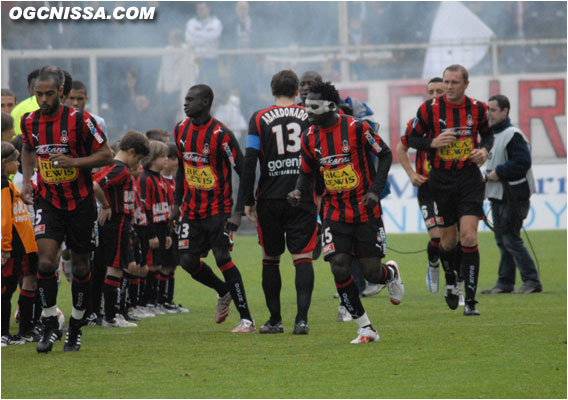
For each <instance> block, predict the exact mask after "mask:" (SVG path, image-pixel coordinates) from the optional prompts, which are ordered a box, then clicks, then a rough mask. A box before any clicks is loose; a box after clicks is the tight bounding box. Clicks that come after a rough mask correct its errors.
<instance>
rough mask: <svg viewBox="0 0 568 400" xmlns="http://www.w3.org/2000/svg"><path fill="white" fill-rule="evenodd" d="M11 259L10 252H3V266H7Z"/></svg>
mask: <svg viewBox="0 0 568 400" xmlns="http://www.w3.org/2000/svg"><path fill="white" fill-rule="evenodd" d="M9 259H10V252H9V251H3V252H2V266H4V265H6V263H7V262H8V260H9Z"/></svg>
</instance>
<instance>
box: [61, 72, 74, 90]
mask: <svg viewBox="0 0 568 400" xmlns="http://www.w3.org/2000/svg"><path fill="white" fill-rule="evenodd" d="M63 75H65V82H63V96H67V95H68V94H69V93H70V92H71V88H72V86H73V78H72V77H71V74H70V73H69V72H67V71H65V70H63Z"/></svg>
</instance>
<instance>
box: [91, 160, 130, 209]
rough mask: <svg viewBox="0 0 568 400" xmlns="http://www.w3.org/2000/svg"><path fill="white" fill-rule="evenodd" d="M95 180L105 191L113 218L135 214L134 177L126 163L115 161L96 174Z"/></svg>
mask: <svg viewBox="0 0 568 400" xmlns="http://www.w3.org/2000/svg"><path fill="white" fill-rule="evenodd" d="M94 180H95V182H97V183H98V184H99V186H100V187H101V188H102V189H103V190H104V192H105V196H106V198H107V201H108V203H109V205H110V207H111V210H112V214H111V215H112V216H114V215H120V214H126V215H132V214H134V191H133V189H132V176H131V175H130V171H129V170H128V166H127V165H126V164H125V163H123V162H122V161H119V160H113V162H112V164H111V165H108V166H106V167H104V168H103V169H102V170H100V171H99V172H97V173H96V174H95V176H94ZM111 218H112V217H111Z"/></svg>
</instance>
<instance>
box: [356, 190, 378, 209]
mask: <svg viewBox="0 0 568 400" xmlns="http://www.w3.org/2000/svg"><path fill="white" fill-rule="evenodd" d="M359 204H363V205H366V206H368V207H371V208H372V207H375V206H376V205H377V204H379V196H377V195H376V194H375V193H373V192H367V193H365V195H364V196H363V198H362V199H361V201H360V202H359Z"/></svg>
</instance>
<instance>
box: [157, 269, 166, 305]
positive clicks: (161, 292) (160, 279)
mask: <svg viewBox="0 0 568 400" xmlns="http://www.w3.org/2000/svg"><path fill="white" fill-rule="evenodd" d="M168 280H169V278H168V276H167V275H164V274H162V273H161V272H158V273H157V274H156V282H157V283H158V297H157V303H158V304H164V303H165V302H166V301H167V289H168V288H167V285H168Z"/></svg>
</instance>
